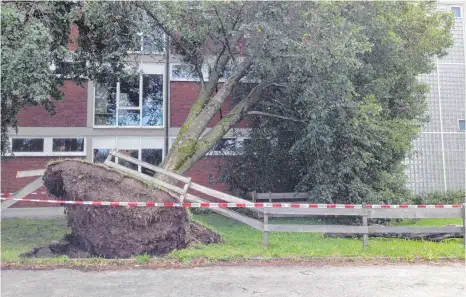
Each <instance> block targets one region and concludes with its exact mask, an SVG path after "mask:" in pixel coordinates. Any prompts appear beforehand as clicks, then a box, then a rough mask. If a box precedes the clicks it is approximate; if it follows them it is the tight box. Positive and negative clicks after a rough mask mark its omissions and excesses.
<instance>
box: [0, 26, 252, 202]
mask: <svg viewBox="0 0 466 297" xmlns="http://www.w3.org/2000/svg"><path fill="white" fill-rule="evenodd" d="M77 33H78V32H77V30H76V29H75V28H73V30H72V35H76V34H77ZM141 39H142V38H141ZM142 40H143V39H142ZM144 45H146V48H150V50H151V54H150V55H149V54H146V53H147V49H145V48H144ZM69 48H70V49H71V50H75V49H76V46H75V45H74V44H70V46H69ZM154 52H155V54H154ZM135 54H136V57H138V59H139V61H138V62H139V65H140V69H141V70H142V71H143V72H144V75H140V76H139V79H135V80H132V81H123V80H121V81H119V82H117V83H115V85H113V86H105V87H103V86H99V85H96V84H94V83H93V82H92V81H87V82H85V83H84V84H83V85H82V86H78V85H76V84H75V83H74V82H73V81H72V80H66V81H65V84H64V86H63V89H62V90H63V93H64V99H63V100H62V101H58V102H56V108H55V110H56V115H54V116H51V115H49V114H48V113H47V112H46V111H45V110H44V108H43V107H33V106H32V107H26V108H24V109H22V110H21V111H20V113H19V125H18V126H19V129H18V134H16V133H15V132H14V131H11V132H10V135H11V138H10V142H11V149H12V152H13V154H14V157H12V158H8V159H7V160H6V161H2V169H1V172H2V175H1V192H2V193H4V192H10V193H11V192H16V191H18V190H19V189H20V188H22V187H24V186H25V185H27V184H28V183H30V182H32V181H33V180H34V179H36V177H30V178H16V173H17V171H20V170H33V169H42V168H44V167H45V164H46V163H47V162H49V161H50V160H52V159H57V158H70V157H72V158H84V159H87V160H88V161H91V162H103V161H104V160H105V158H106V156H107V155H108V153H109V151H110V150H112V149H117V150H119V151H123V152H126V153H128V154H130V155H131V156H133V157H135V158H138V159H140V160H143V161H146V162H149V163H152V164H154V165H158V164H159V163H160V162H161V161H162V159H163V157H164V155H165V150H166V146H165V145H166V144H167V145H168V147H170V146H171V143H172V142H173V141H174V139H175V137H176V135H177V134H178V132H179V129H180V127H181V126H182V124H183V123H184V121H185V119H186V117H187V116H188V113H189V111H190V108H191V106H192V104H193V102H194V101H195V100H196V99H197V96H198V92H199V85H198V83H197V79H196V78H195V77H194V76H193V74H191V71H189V67H188V66H187V65H183V64H182V63H180V61H179V59H178V57H177V56H176V55H171V56H170V59H169V63H168V66H169V67H168V70H169V71H168V72H167V68H166V65H167V63H166V62H165V54H164V49H163V48H162V49H157V48H153V47H148V46H147V44H144V43H142V46H141V51H140V52H138V53H135ZM167 82H168V83H167ZM230 107H231V104H230V102H226V103H225V104H224V106H223V107H222V113H223V114H226V113H227V112H228V111H229V109H230ZM220 116H221V115H220V113H219V114H218V115H216V116H215V117H214V118H213V119H212V121H211V123H209V127H212V126H213V125H214V124H215V123H216V122H217V121H219V120H220ZM247 126H248V124H247V122H246V121H242V122H240V123H238V124H236V125H235V128H234V129H232V130H231V131H230V132H229V133H228V134H227V135H226V136H225V138H224V139H222V141H220V142H219V144H218V145H217V146H216V147H215V148H214V149H213V151H212V152H211V153H209V154H208V156H206V157H205V158H204V159H203V160H201V161H200V162H198V163H197V164H196V166H195V167H194V168H192V169H191V170H190V171H189V172H187V173H186V175H188V176H191V177H192V179H193V181H194V182H197V183H200V184H203V185H206V186H209V187H211V188H215V189H217V190H221V191H228V190H229V187H228V185H227V184H225V183H223V182H222V178H221V176H219V174H218V165H219V164H220V162H221V161H222V158H223V156H224V155H225V152H224V147H225V146H227V145H231V144H236V143H238V141H241V140H242V139H240V138H239V137H238V135H239V134H240V133H241V131H245V128H247ZM166 136H168V137H166ZM135 169H137V166H135ZM138 169H139V171H142V172H143V173H144V170H145V169H144V168H138ZM39 191H40V192H42V191H45V189H40V190H39ZM45 197H46V196H45ZM22 205H28V204H22Z"/></svg>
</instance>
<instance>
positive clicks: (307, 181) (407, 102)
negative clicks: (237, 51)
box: [230, 2, 452, 203]
mask: <svg viewBox="0 0 466 297" xmlns="http://www.w3.org/2000/svg"><path fill="white" fill-rule="evenodd" d="M329 6H331V7H332V8H330V7H328V8H329V9H334V10H336V11H338V12H337V15H338V18H337V20H340V21H341V22H343V23H345V24H351V26H354V27H356V28H358V34H360V35H362V36H364V37H365V38H366V40H367V42H368V43H369V44H370V50H368V51H365V52H363V53H360V54H358V55H357V61H356V62H355V64H354V66H353V67H349V68H347V69H342V68H341V67H339V66H338V65H336V64H330V65H328V66H327V67H326V68H325V69H315V70H314V71H313V72H312V74H311V77H310V79H309V80H306V81H305V82H303V84H302V85H301V86H300V87H298V88H297V89H295V90H294V93H295V94H296V95H295V96H293V95H291V94H287V96H283V97H282V98H284V99H279V98H277V99H276V100H275V101H272V102H270V103H271V104H266V105H264V106H263V109H262V111H265V112H267V113H274V114H277V115H280V116H281V118H275V119H273V118H268V119H265V118H256V119H255V121H254V123H255V125H256V127H257V128H256V129H254V132H253V133H252V134H251V140H250V142H249V143H248V144H246V145H245V146H244V149H243V153H244V154H243V155H241V156H239V157H238V158H236V159H235V160H233V162H232V164H231V166H232V169H230V171H231V174H230V181H231V182H232V184H233V185H234V186H236V187H239V188H241V189H242V190H244V191H251V190H258V191H268V190H272V191H294V190H297V191H308V192H309V193H310V196H311V197H312V200H313V201H322V202H351V203H361V202H380V201H384V202H388V203H389V202H396V201H400V200H402V199H407V198H408V197H409V193H408V192H407V190H406V187H405V185H406V177H405V175H404V172H403V165H402V162H403V160H405V158H406V157H407V156H408V154H409V152H410V149H411V143H412V140H413V138H415V137H416V136H417V135H418V133H419V132H420V128H421V126H422V124H423V123H424V122H425V120H426V118H425V108H426V103H425V98H424V95H425V93H426V92H427V91H428V86H427V85H426V84H424V83H421V82H419V81H418V80H417V77H418V75H420V74H422V73H429V72H430V71H432V69H433V62H432V57H434V56H435V55H438V56H442V55H444V54H445V49H446V48H447V47H448V46H449V45H451V42H452V41H451V37H450V34H449V29H450V27H451V24H452V20H451V16H450V15H449V14H448V13H443V12H436V11H435V4H434V3H419V4H413V3H408V2H396V3H394V2H351V3H332V4H329ZM285 115H286V116H287V117H289V121H284V120H283V118H284V117H285ZM290 115H292V116H290ZM270 140H274V141H270ZM261 152H264V153H261ZM276 159H278V160H279V163H280V164H282V165H281V166H270V164H271V163H273V162H274V160H276Z"/></svg>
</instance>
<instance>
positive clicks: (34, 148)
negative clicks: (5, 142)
mask: <svg viewBox="0 0 466 297" xmlns="http://www.w3.org/2000/svg"><path fill="white" fill-rule="evenodd" d="M11 144H12V151H13V152H14V153H18V152H21V153H22V152H44V139H43V138H13V139H12V142H11Z"/></svg>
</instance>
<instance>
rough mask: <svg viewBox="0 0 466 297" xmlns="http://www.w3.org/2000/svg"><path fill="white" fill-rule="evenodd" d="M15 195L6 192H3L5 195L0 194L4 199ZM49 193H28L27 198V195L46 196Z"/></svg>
mask: <svg viewBox="0 0 466 297" xmlns="http://www.w3.org/2000/svg"><path fill="white" fill-rule="evenodd" d="M14 194H15V193H8V192H5V193H0V196H5V197H8V196H13V195H14ZM48 194H49V193H48V192H46V191H44V192H32V193H29V194H28V195H27V196H29V195H48Z"/></svg>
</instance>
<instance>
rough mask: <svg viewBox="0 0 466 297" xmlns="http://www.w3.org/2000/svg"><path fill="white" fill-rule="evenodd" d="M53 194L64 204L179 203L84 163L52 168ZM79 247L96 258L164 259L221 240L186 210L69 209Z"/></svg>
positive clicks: (48, 172) (46, 178)
mask: <svg viewBox="0 0 466 297" xmlns="http://www.w3.org/2000/svg"><path fill="white" fill-rule="evenodd" d="M44 183H45V186H46V187H47V189H48V191H49V192H50V193H51V194H53V195H55V196H57V197H59V198H61V199H64V200H86V201H98V200H100V201H142V202H145V201H156V202H174V201H175V199H174V198H173V197H171V196H170V195H168V194H167V193H165V192H163V191H160V190H157V189H154V188H152V187H149V186H147V185H146V184H144V183H143V182H141V181H139V180H136V179H133V178H130V177H127V176H123V175H121V174H120V173H118V172H115V171H112V170H108V169H107V168H105V167H102V166H96V165H92V164H88V163H85V162H81V161H72V160H69V161H62V162H58V163H52V164H50V165H49V166H48V167H47V170H46V171H45V174H44ZM65 212H66V214H67V218H68V223H69V225H70V227H71V230H72V233H73V236H74V238H75V239H76V243H77V244H78V245H79V246H80V247H81V248H82V249H83V250H84V251H86V252H89V253H90V254H91V255H94V256H101V257H106V258H127V257H131V256H134V255H138V254H143V253H148V254H151V255H163V254H166V253H168V252H170V251H172V250H174V249H182V248H185V247H187V246H188V245H189V244H190V243H191V242H196V243H215V242H219V241H220V240H221V239H220V236H219V235H218V234H216V233H214V232H212V231H210V230H208V229H207V228H205V227H203V226H202V225H200V224H197V223H193V222H190V221H189V218H188V215H187V213H186V211H185V210H184V209H182V208H147V207H145V208H142V207H141V208H138V207H134V208H125V207H110V206H83V205H65Z"/></svg>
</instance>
